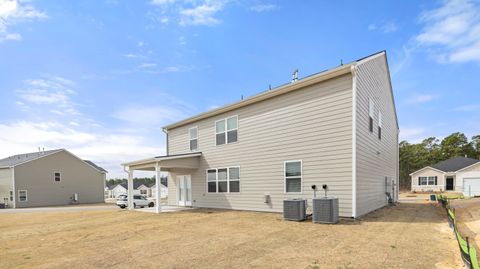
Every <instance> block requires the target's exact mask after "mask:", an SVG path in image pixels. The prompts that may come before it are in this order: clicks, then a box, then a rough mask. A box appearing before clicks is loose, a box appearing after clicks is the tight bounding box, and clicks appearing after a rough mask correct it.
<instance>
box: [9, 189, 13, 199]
mask: <svg viewBox="0 0 480 269" xmlns="http://www.w3.org/2000/svg"><path fill="white" fill-rule="evenodd" d="M8 201H10V202H13V191H10V197H9V199H8Z"/></svg>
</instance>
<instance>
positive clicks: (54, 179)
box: [53, 171, 62, 182]
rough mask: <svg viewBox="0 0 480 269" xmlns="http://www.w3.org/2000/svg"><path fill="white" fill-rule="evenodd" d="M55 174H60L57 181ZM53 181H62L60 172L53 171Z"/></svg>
mask: <svg viewBox="0 0 480 269" xmlns="http://www.w3.org/2000/svg"><path fill="white" fill-rule="evenodd" d="M56 174H59V175H60V180H59V181H57V180H56V179H57V176H56ZM53 182H62V173H61V172H55V171H54V172H53Z"/></svg>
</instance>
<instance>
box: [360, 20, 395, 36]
mask: <svg viewBox="0 0 480 269" xmlns="http://www.w3.org/2000/svg"><path fill="white" fill-rule="evenodd" d="M367 29H368V31H375V30H380V31H382V32H383V33H385V34H388V33H393V32H396V31H397V30H398V27H397V24H396V23H394V22H386V23H384V24H383V25H380V26H378V25H376V24H373V23H372V24H369V25H368V27H367Z"/></svg>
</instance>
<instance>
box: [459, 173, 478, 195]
mask: <svg viewBox="0 0 480 269" xmlns="http://www.w3.org/2000/svg"><path fill="white" fill-rule="evenodd" d="M463 195H465V196H480V177H475V178H463Z"/></svg>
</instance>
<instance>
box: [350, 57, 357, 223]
mask: <svg viewBox="0 0 480 269" xmlns="http://www.w3.org/2000/svg"><path fill="white" fill-rule="evenodd" d="M350 70H351V72H352V217H353V218H356V217H357V65H356V64H353V65H352V66H351V68H350Z"/></svg>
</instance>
